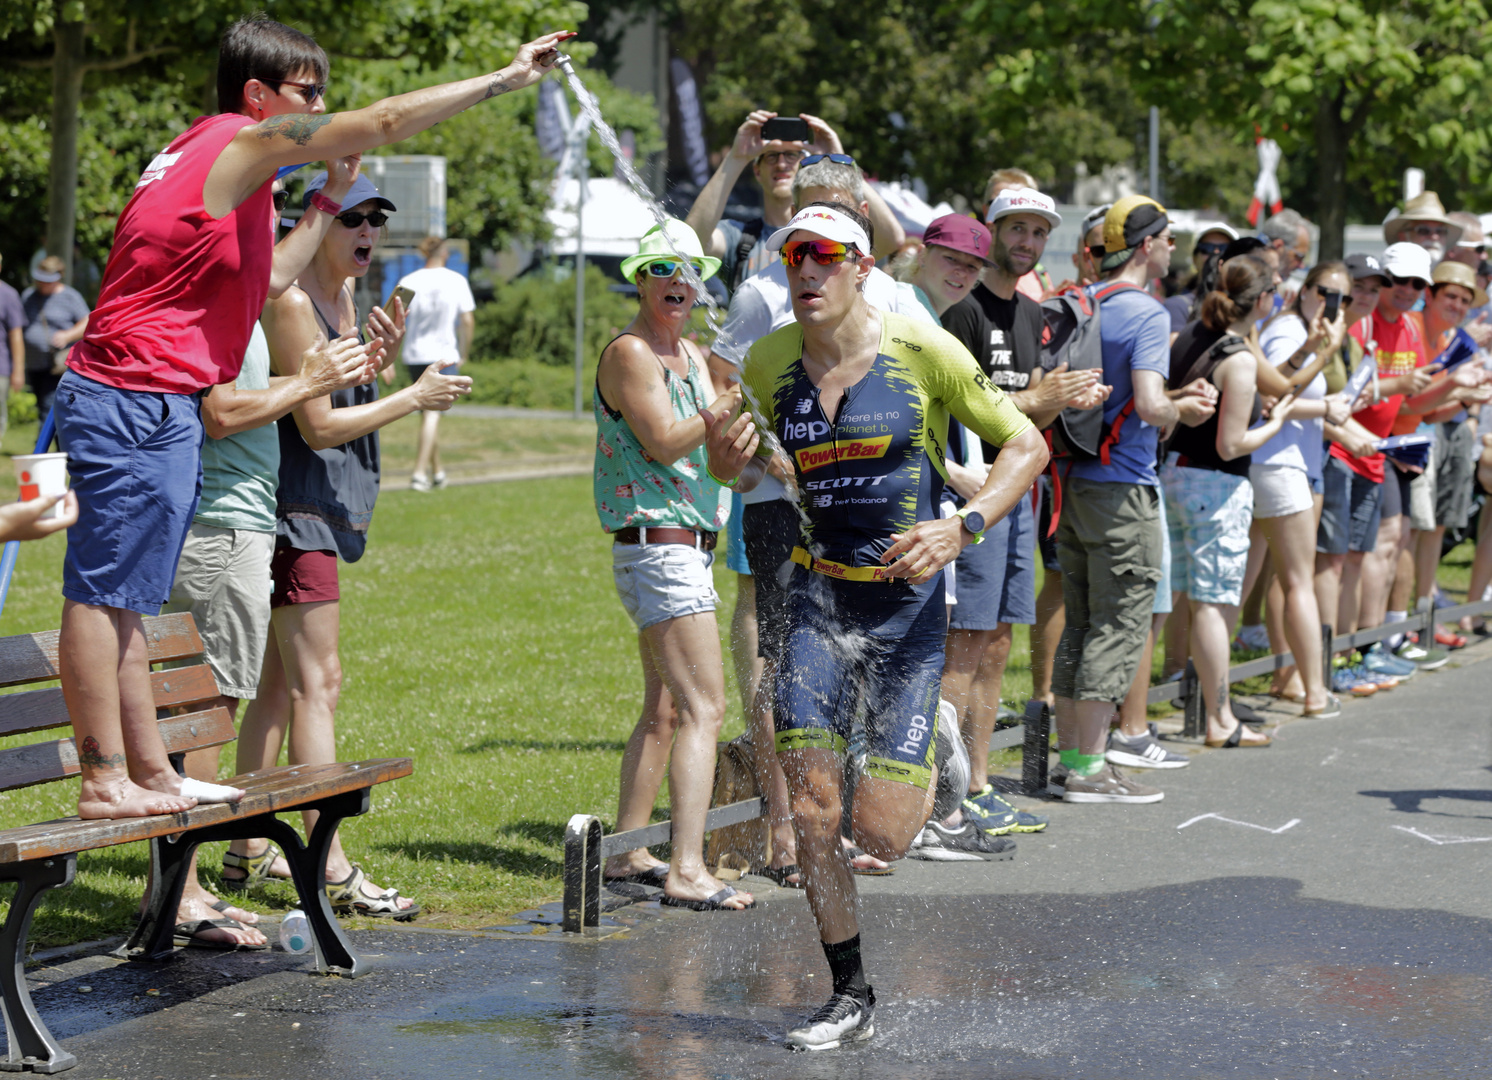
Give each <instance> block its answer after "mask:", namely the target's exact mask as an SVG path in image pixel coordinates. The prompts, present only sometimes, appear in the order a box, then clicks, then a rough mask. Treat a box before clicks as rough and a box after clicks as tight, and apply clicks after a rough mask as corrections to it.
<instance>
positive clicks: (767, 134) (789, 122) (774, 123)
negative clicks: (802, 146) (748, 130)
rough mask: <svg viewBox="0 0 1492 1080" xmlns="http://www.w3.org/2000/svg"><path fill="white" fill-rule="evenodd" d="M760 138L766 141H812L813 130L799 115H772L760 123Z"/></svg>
mask: <svg viewBox="0 0 1492 1080" xmlns="http://www.w3.org/2000/svg"><path fill="white" fill-rule="evenodd" d="M762 138H763V139H765V140H766V141H767V142H772V141H774V140H777V141H781V142H805V143H806V142H813V130H812V129H811V128H810V127H809V126H808V121H807V120H804V119H802V118H801V117H797V116H774V117H772V119H770V120H768V121H767V122H766V123H765V124H763V125H762Z"/></svg>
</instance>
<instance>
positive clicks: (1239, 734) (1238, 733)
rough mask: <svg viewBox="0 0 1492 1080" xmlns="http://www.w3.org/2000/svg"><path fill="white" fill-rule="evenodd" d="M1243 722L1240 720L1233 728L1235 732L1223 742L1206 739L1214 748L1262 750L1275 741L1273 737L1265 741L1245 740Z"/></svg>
mask: <svg viewBox="0 0 1492 1080" xmlns="http://www.w3.org/2000/svg"><path fill="white" fill-rule="evenodd" d="M1243 724H1244V721H1242V720H1240V721H1239V722H1238V724H1237V726H1235V727H1234V728H1233V733H1232V734H1231V735H1229V736H1228V737H1227V738H1226V739H1224V740H1223V741H1222V742H1213V741H1212V740H1211V739H1206V740H1204V741H1205V742H1206V744H1207V745H1208V746H1210V747H1212V749H1214V750H1262V749H1264V748H1265V747H1266V746H1269V745H1270V744H1272V743H1273V742H1274V739H1272V738H1266V739H1265V740H1264V741H1263V742H1244V741H1243Z"/></svg>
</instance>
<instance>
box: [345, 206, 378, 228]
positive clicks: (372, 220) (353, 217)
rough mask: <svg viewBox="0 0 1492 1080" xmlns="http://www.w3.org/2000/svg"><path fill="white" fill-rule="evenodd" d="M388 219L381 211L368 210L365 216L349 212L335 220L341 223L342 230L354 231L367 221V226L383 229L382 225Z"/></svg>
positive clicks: (355, 211)
mask: <svg viewBox="0 0 1492 1080" xmlns="http://www.w3.org/2000/svg"><path fill="white" fill-rule="evenodd" d="M388 219H389V216H388V215H387V214H385V213H384V212H383V211H382V210H369V211H368V212H367V213H366V214H364V213H361V212H359V211H357V210H349V211H347V212H346V213H345V214H338V215H337V220H338V221H340V222H341V223H342V227H343V228H347V229H356V228H358V227H359V226H360V225H362V223H363V222H364V221H367V223H368V224H369V225H372V226H373V227H374V228H375V229H381V228H383V226H384V223H385V222H387V221H388Z"/></svg>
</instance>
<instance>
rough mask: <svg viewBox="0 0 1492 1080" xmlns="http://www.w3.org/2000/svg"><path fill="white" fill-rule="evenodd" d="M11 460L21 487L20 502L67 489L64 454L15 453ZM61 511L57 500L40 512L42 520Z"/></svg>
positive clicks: (62, 492)
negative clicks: (54, 504) (44, 511)
mask: <svg viewBox="0 0 1492 1080" xmlns="http://www.w3.org/2000/svg"><path fill="white" fill-rule="evenodd" d="M11 461H13V462H14V463H15V467H16V484H17V485H18V486H19V487H20V489H21V501H22V502H26V501H29V500H31V499H35V498H39V497H41V496H42V495H61V494H64V493H65V492H66V491H67V455H66V454H17V455H16V456H15V457H13V458H11ZM61 513H62V503H61V502H58V503H57V505H56V506H53V507H52V508H51V509H50V510H48V511H47V512H46V513H44V514H42V520H46V519H47V518H54V517H58V516H60V515H61Z"/></svg>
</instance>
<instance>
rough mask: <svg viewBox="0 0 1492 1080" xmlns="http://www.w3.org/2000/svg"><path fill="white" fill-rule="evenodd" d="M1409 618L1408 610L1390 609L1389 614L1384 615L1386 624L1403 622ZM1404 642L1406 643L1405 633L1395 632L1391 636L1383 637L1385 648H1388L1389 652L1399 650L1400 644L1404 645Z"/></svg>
mask: <svg viewBox="0 0 1492 1080" xmlns="http://www.w3.org/2000/svg"><path fill="white" fill-rule="evenodd" d="M1407 618H1409V612H1407V611H1390V612H1388V613H1387V614H1385V615H1384V616H1383V621H1384V623H1385V624H1388V623H1396V622H1403V621H1404V620H1405V619H1407ZM1402 644H1404V635H1403V634H1395V635H1394V636H1393V637H1391V638H1384V639H1383V647H1384V648H1385V649H1387V650H1388V651H1389V652H1397V651H1398V648H1399V646H1400V645H1402Z"/></svg>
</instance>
